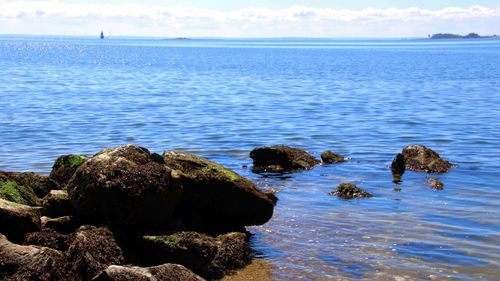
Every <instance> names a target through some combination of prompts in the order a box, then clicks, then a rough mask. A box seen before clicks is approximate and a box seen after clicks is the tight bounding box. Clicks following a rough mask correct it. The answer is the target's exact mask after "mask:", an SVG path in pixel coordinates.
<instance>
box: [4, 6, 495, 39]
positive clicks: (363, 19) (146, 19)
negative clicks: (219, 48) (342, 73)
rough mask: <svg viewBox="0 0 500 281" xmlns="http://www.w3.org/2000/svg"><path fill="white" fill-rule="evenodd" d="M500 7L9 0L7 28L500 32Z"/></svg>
mask: <svg viewBox="0 0 500 281" xmlns="http://www.w3.org/2000/svg"><path fill="white" fill-rule="evenodd" d="M499 27H500V6H499V7H496V8H487V7H482V6H472V7H469V8H458V7H447V8H443V9H440V10H428V9H423V8H417V7H415V8H406V9H396V8H388V9H373V8H367V9H364V10H345V9H334V8H312V7H303V6H294V7H289V8H285V9H269V8H262V7H248V8H244V9H239V10H234V11H229V12H225V11H218V10H211V9H199V8H193V7H183V6H151V5H144V4H133V3H123V4H116V5H110V4H87V3H84V2H82V3H74V2H73V3H68V2H63V1H55V0H52V1H51V0H48V1H44V0H42V1H5V0H3V1H1V0H0V33H3V34H13V33H23V34H61V35H94V34H95V33H96V32H98V31H100V30H101V29H104V30H106V31H107V32H112V33H113V34H115V35H147V36H222V37H276V36H278V37H279V36H310V37H407V36H425V35H427V34H429V33H438V32H456V33H466V32H473V31H474V32H478V33H481V34H494V33H497V34H498V33H500V30H498V28H499Z"/></svg>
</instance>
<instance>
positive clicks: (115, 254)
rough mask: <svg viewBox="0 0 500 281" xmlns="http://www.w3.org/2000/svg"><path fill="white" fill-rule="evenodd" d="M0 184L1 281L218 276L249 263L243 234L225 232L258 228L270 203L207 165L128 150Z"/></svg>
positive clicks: (11, 176) (183, 156) (8, 177)
mask: <svg viewBox="0 0 500 281" xmlns="http://www.w3.org/2000/svg"><path fill="white" fill-rule="evenodd" d="M0 184H1V185H0V222H1V223H0V233H1V234H3V235H1V236H0V279H1V280H77V281H84V280H204V279H203V278H206V279H220V278H222V277H223V276H224V274H225V273H227V272H229V271H231V270H233V269H237V268H240V267H243V266H245V265H246V264H247V263H248V262H249V261H250V246H249V244H248V237H247V234H245V233H242V232H228V231H244V227H245V226H248V225H259V224H264V223H266V222H267V221H268V220H269V219H270V218H271V217H272V214H273V209H274V204H275V203H276V197H275V196H273V195H272V194H268V193H265V192H262V191H261V190H259V189H258V188H257V187H256V186H255V185H254V184H253V183H252V182H251V181H249V180H248V179H245V178H244V177H241V176H240V175H238V174H237V173H235V172H234V171H231V170H229V169H227V168H225V167H223V166H221V165H219V164H217V163H214V162H212V161H209V160H208V159H205V158H202V157H199V156H196V155H193V154H189V153H183V152H177V151H165V153H164V155H163V156H161V155H159V154H155V153H151V152H149V150H147V149H145V148H142V147H139V146H135V145H125V146H121V147H118V148H111V149H106V150H103V151H101V152H99V153H97V154H96V155H94V156H92V157H83V156H79V155H66V156H62V157H60V158H58V159H57V160H56V163H55V164H54V166H53V170H52V172H51V174H50V176H49V177H43V176H39V175H35V174H32V173H5V172H0ZM188 230H189V231H188ZM4 235H5V236H4ZM179 264H181V265H179Z"/></svg>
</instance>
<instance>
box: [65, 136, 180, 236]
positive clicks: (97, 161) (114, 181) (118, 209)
mask: <svg viewBox="0 0 500 281" xmlns="http://www.w3.org/2000/svg"><path fill="white" fill-rule="evenodd" d="M67 189H68V194H69V197H70V200H71V204H72V205H73V207H74V208H75V209H76V211H77V214H78V215H79V216H80V217H81V218H82V219H83V220H87V221H89V222H92V223H104V224H107V225H113V226H128V227H145V228H147V227H157V226H161V225H164V224H165V223H167V222H168V220H169V218H170V216H171V214H172V212H173V210H174V208H175V207H176V205H177V202H178V201H179V199H180V196H181V193H182V187H181V181H180V177H179V176H178V174H177V173H176V172H175V171H173V170H171V169H170V168H168V167H167V166H166V165H165V164H164V162H163V159H162V157H161V156H159V155H157V154H151V153H150V152H149V151H148V150H147V149H145V148H142V147H139V146H135V145H125V146H121V147H118V148H112V149H106V150H104V151H101V152H100V153H98V154H96V155H95V156H94V157H92V158H91V159H89V160H87V161H85V163H83V164H82V165H81V166H80V167H79V168H78V169H77V170H76V172H75V174H74V175H73V177H72V178H71V180H70V181H69V183H68V185H67Z"/></svg>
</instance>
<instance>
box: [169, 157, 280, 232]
mask: <svg viewBox="0 0 500 281" xmlns="http://www.w3.org/2000/svg"><path fill="white" fill-rule="evenodd" d="M163 158H164V160H165V163H166V164H167V165H168V166H169V167H171V168H173V169H177V170H179V171H181V172H182V175H181V177H182V183H183V186H184V191H183V196H182V199H181V202H180V204H179V206H178V210H177V211H176V213H177V214H178V215H180V216H181V217H182V218H183V219H184V220H185V221H189V222H190V223H191V224H192V225H195V226H200V225H203V226H207V227H211V228H227V229H239V228H241V227H244V226H247V225H260V224H264V223H266V222H267V221H268V220H269V219H270V218H271V217H272V215H273V209H274V203H273V202H272V200H271V199H270V197H269V196H267V195H266V194H265V193H263V192H262V191H260V190H259V189H258V188H257V187H256V186H255V185H254V184H253V183H252V182H251V181H249V180H248V179H246V178H244V177H242V176H240V175H238V174H237V173H235V172H233V171H232V170H229V169H227V168H225V167H223V166H221V165H219V164H217V163H214V162H212V161H209V160H208V159H205V158H203V157H199V156H196V155H194V154H190V153H185V152H179V151H165V152H164V153H163Z"/></svg>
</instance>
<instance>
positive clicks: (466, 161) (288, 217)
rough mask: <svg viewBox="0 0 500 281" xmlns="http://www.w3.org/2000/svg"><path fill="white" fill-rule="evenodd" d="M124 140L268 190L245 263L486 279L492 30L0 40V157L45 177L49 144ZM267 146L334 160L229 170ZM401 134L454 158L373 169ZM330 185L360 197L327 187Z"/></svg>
mask: <svg viewBox="0 0 500 281" xmlns="http://www.w3.org/2000/svg"><path fill="white" fill-rule="evenodd" d="M125 143H135V144H139V145H142V146H145V147H148V148H149V149H150V150H152V151H154V152H159V153H161V152H162V151H163V150H165V149H182V150H187V151H190V152H194V153H197V154H199V155H202V156H205V157H207V158H209V159H212V160H214V161H217V162H220V163H222V164H224V165H226V166H228V167H230V168H232V169H234V170H236V171H237V172H238V173H240V174H242V175H244V176H246V177H249V178H250V179H252V180H253V181H254V182H255V183H256V184H257V185H258V186H259V187H260V188H262V189H274V190H277V191H278V193H277V196H278V198H279V202H278V205H277V206H276V209H275V215H274V217H273V219H272V220H271V221H270V222H269V223H267V224H266V225H264V226H259V227H251V228H249V229H250V231H251V232H253V233H255V235H254V236H253V238H252V244H253V247H254V248H255V250H256V253H255V254H256V256H257V258H258V259H257V260H256V261H255V263H254V264H253V265H252V266H250V267H249V268H250V270H249V272H250V274H252V275H253V276H266V278H269V279H271V280H338V279H342V280H479V279H483V280H498V279H500V266H499V264H500V187H499V186H500V172H499V171H500V157H499V155H500V41H495V40H473V41H464V40H452V41H428V40H405V41H400V40H369V41H359V40H290V39H287V40H160V39H119V38H111V39H107V40H96V39H93V38H76V37H74V38H73V37H68V38H62V37H54V38H49V37H21V36H1V37H0V170H10V171H36V172H39V173H42V174H48V173H49V172H50V169H51V166H52V163H53V161H54V159H55V158H56V157H57V156H58V155H62V154H68V153H82V154H94V153H96V152H98V151H99V150H101V149H103V148H106V147H111V146H118V145H121V144H125ZM274 144H287V145H291V146H296V147H300V148H303V149H306V150H308V151H309V152H311V153H312V154H314V155H316V156H319V154H320V153H321V151H323V150H325V149H331V150H334V151H337V152H339V153H342V154H344V155H345V156H348V157H350V158H351V161H350V162H348V163H345V164H340V165H332V166H318V167H316V168H315V169H313V170H311V171H305V172H297V173H292V174H286V175H282V176H273V175H257V174H253V173H252V172H251V169H250V168H243V167H244V165H250V166H251V159H249V158H248V153H249V151H250V150H251V149H252V148H254V147H256V146H261V145H274ZM409 144H425V145H427V146H429V147H431V148H433V149H435V150H436V151H438V152H439V153H440V154H441V155H442V156H443V157H445V158H448V159H450V160H451V161H452V162H454V163H456V164H457V165H458V166H457V168H455V169H453V170H452V171H451V172H449V173H447V174H443V175H435V176H436V177H437V178H439V179H440V180H441V181H443V182H444V184H445V188H444V190H442V191H436V190H432V189H430V188H429V187H427V185H426V179H427V177H428V176H429V175H427V174H422V173H414V172H407V173H406V174H405V175H404V177H403V182H402V183H401V184H399V185H396V184H394V183H392V182H391V180H392V177H391V173H390V170H389V169H388V166H389V164H390V162H391V160H392V158H393V157H394V155H395V154H396V153H398V152H399V151H400V150H401V149H402V147H403V146H405V145H409ZM345 181H349V182H354V183H356V184H358V186H360V187H362V188H364V189H366V190H367V191H369V192H371V193H373V194H374V197H373V198H370V199H362V200H352V201H345V200H340V199H337V198H336V197H332V196H329V195H328V192H329V191H331V190H332V189H334V188H335V187H336V185H338V184H339V183H341V182H345ZM398 190H399V191H398ZM247 270H248V269H247ZM243 274H244V272H243ZM249 276H250V275H248V274H247V275H246V277H245V276H244V277H243V280H244V279H245V278H246V279H247V280H248V279H249V278H250V277H249Z"/></svg>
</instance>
